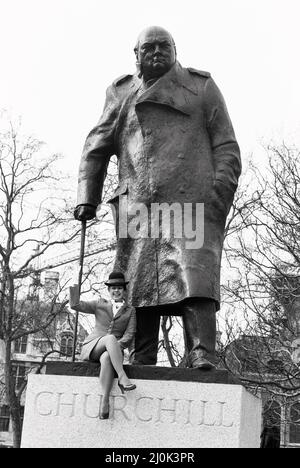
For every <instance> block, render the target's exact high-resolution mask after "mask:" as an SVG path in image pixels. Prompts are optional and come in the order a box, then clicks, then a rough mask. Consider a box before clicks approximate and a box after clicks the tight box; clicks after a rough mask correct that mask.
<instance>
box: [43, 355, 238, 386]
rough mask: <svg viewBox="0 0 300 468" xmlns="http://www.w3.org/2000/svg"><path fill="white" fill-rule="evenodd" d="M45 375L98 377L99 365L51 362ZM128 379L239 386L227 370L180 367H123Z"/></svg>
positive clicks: (47, 364) (48, 363)
mask: <svg viewBox="0 0 300 468" xmlns="http://www.w3.org/2000/svg"><path fill="white" fill-rule="evenodd" d="M45 367H46V374H47V375H70V376H77V377H80V376H81V377H98V376H99V370H100V365H99V364H97V363H93V362H61V361H57V362H56V361H51V362H47V363H46V365H45ZM124 368H125V370H126V373H127V375H128V377H129V378H130V379H141V380H175V381H179V382H202V383H211V384H213V383H215V384H225V385H226V384H227V385H241V382H240V380H239V379H237V378H236V377H234V376H233V375H232V374H230V373H229V372H228V371H227V370H222V369H220V370H219V369H216V370H209V371H206V370H201V369H188V368H181V367H159V366H130V365H127V366H126V365H125V366H124Z"/></svg>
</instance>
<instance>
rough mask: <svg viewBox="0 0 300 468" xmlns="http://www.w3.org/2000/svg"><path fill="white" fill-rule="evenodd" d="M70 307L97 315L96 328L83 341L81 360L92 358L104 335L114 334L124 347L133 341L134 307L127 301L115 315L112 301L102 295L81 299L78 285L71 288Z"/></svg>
mask: <svg viewBox="0 0 300 468" xmlns="http://www.w3.org/2000/svg"><path fill="white" fill-rule="evenodd" d="M70 307H71V308H72V309H74V310H76V311H78V312H83V313H85V314H92V315H95V328H94V330H93V331H92V333H91V334H90V335H89V336H88V337H87V338H86V339H85V341H84V343H83V346H82V352H81V355H80V359H81V360H83V361H88V360H89V359H90V353H91V351H92V350H93V348H94V347H95V345H96V344H97V343H98V341H99V339H100V338H102V337H103V336H106V335H114V336H115V337H116V338H117V340H118V342H119V343H120V345H121V348H122V349H125V348H127V347H128V346H129V345H130V344H131V342H132V341H133V338H134V335H135V330H136V314H135V308H134V307H132V306H129V305H127V304H126V303H125V304H124V305H123V306H122V307H121V308H120V309H119V311H118V312H117V313H116V315H115V316H114V315H113V310H112V303H111V302H110V301H107V300H106V299H103V298H102V297H100V298H99V299H98V300H95V301H89V302H86V301H80V299H79V294H78V287H77V286H74V287H71V288H70Z"/></svg>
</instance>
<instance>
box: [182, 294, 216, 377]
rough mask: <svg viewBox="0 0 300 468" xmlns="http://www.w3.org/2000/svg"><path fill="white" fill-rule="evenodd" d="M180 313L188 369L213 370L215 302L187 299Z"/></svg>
mask: <svg viewBox="0 0 300 468" xmlns="http://www.w3.org/2000/svg"><path fill="white" fill-rule="evenodd" d="M182 311H183V317H182V319H183V326H184V332H185V340H186V346H187V350H188V352H189V355H188V359H189V367H198V368H201V369H213V368H214V367H215V349H216V303H215V301H213V300H212V299H206V298H189V299H186V300H185V301H184V302H183V304H182Z"/></svg>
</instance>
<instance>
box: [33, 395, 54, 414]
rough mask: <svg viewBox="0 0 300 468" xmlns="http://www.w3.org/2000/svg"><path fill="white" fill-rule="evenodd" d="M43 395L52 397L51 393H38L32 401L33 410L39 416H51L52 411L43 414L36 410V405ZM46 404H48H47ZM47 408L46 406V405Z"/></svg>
mask: <svg viewBox="0 0 300 468" xmlns="http://www.w3.org/2000/svg"><path fill="white" fill-rule="evenodd" d="M43 395H51V396H53V393H52V392H40V393H38V394H37V395H36V397H35V400H34V409H35V410H36V412H37V413H38V414H39V415H40V416H50V415H51V414H52V411H51V410H49V411H48V412H47V413H43V412H42V411H39V409H38V403H39V401H40V397H42V396H43ZM47 403H48V402H47ZM47 406H48V404H47Z"/></svg>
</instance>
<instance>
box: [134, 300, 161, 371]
mask: <svg viewBox="0 0 300 468" xmlns="http://www.w3.org/2000/svg"><path fill="white" fill-rule="evenodd" d="M136 321H137V326H136V334H135V344H134V352H133V353H132V357H131V362H132V364H134V365H139V364H140V365H155V364H156V363H157V352H158V335H159V325H160V314H159V308H158V307H137V308H136Z"/></svg>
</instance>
